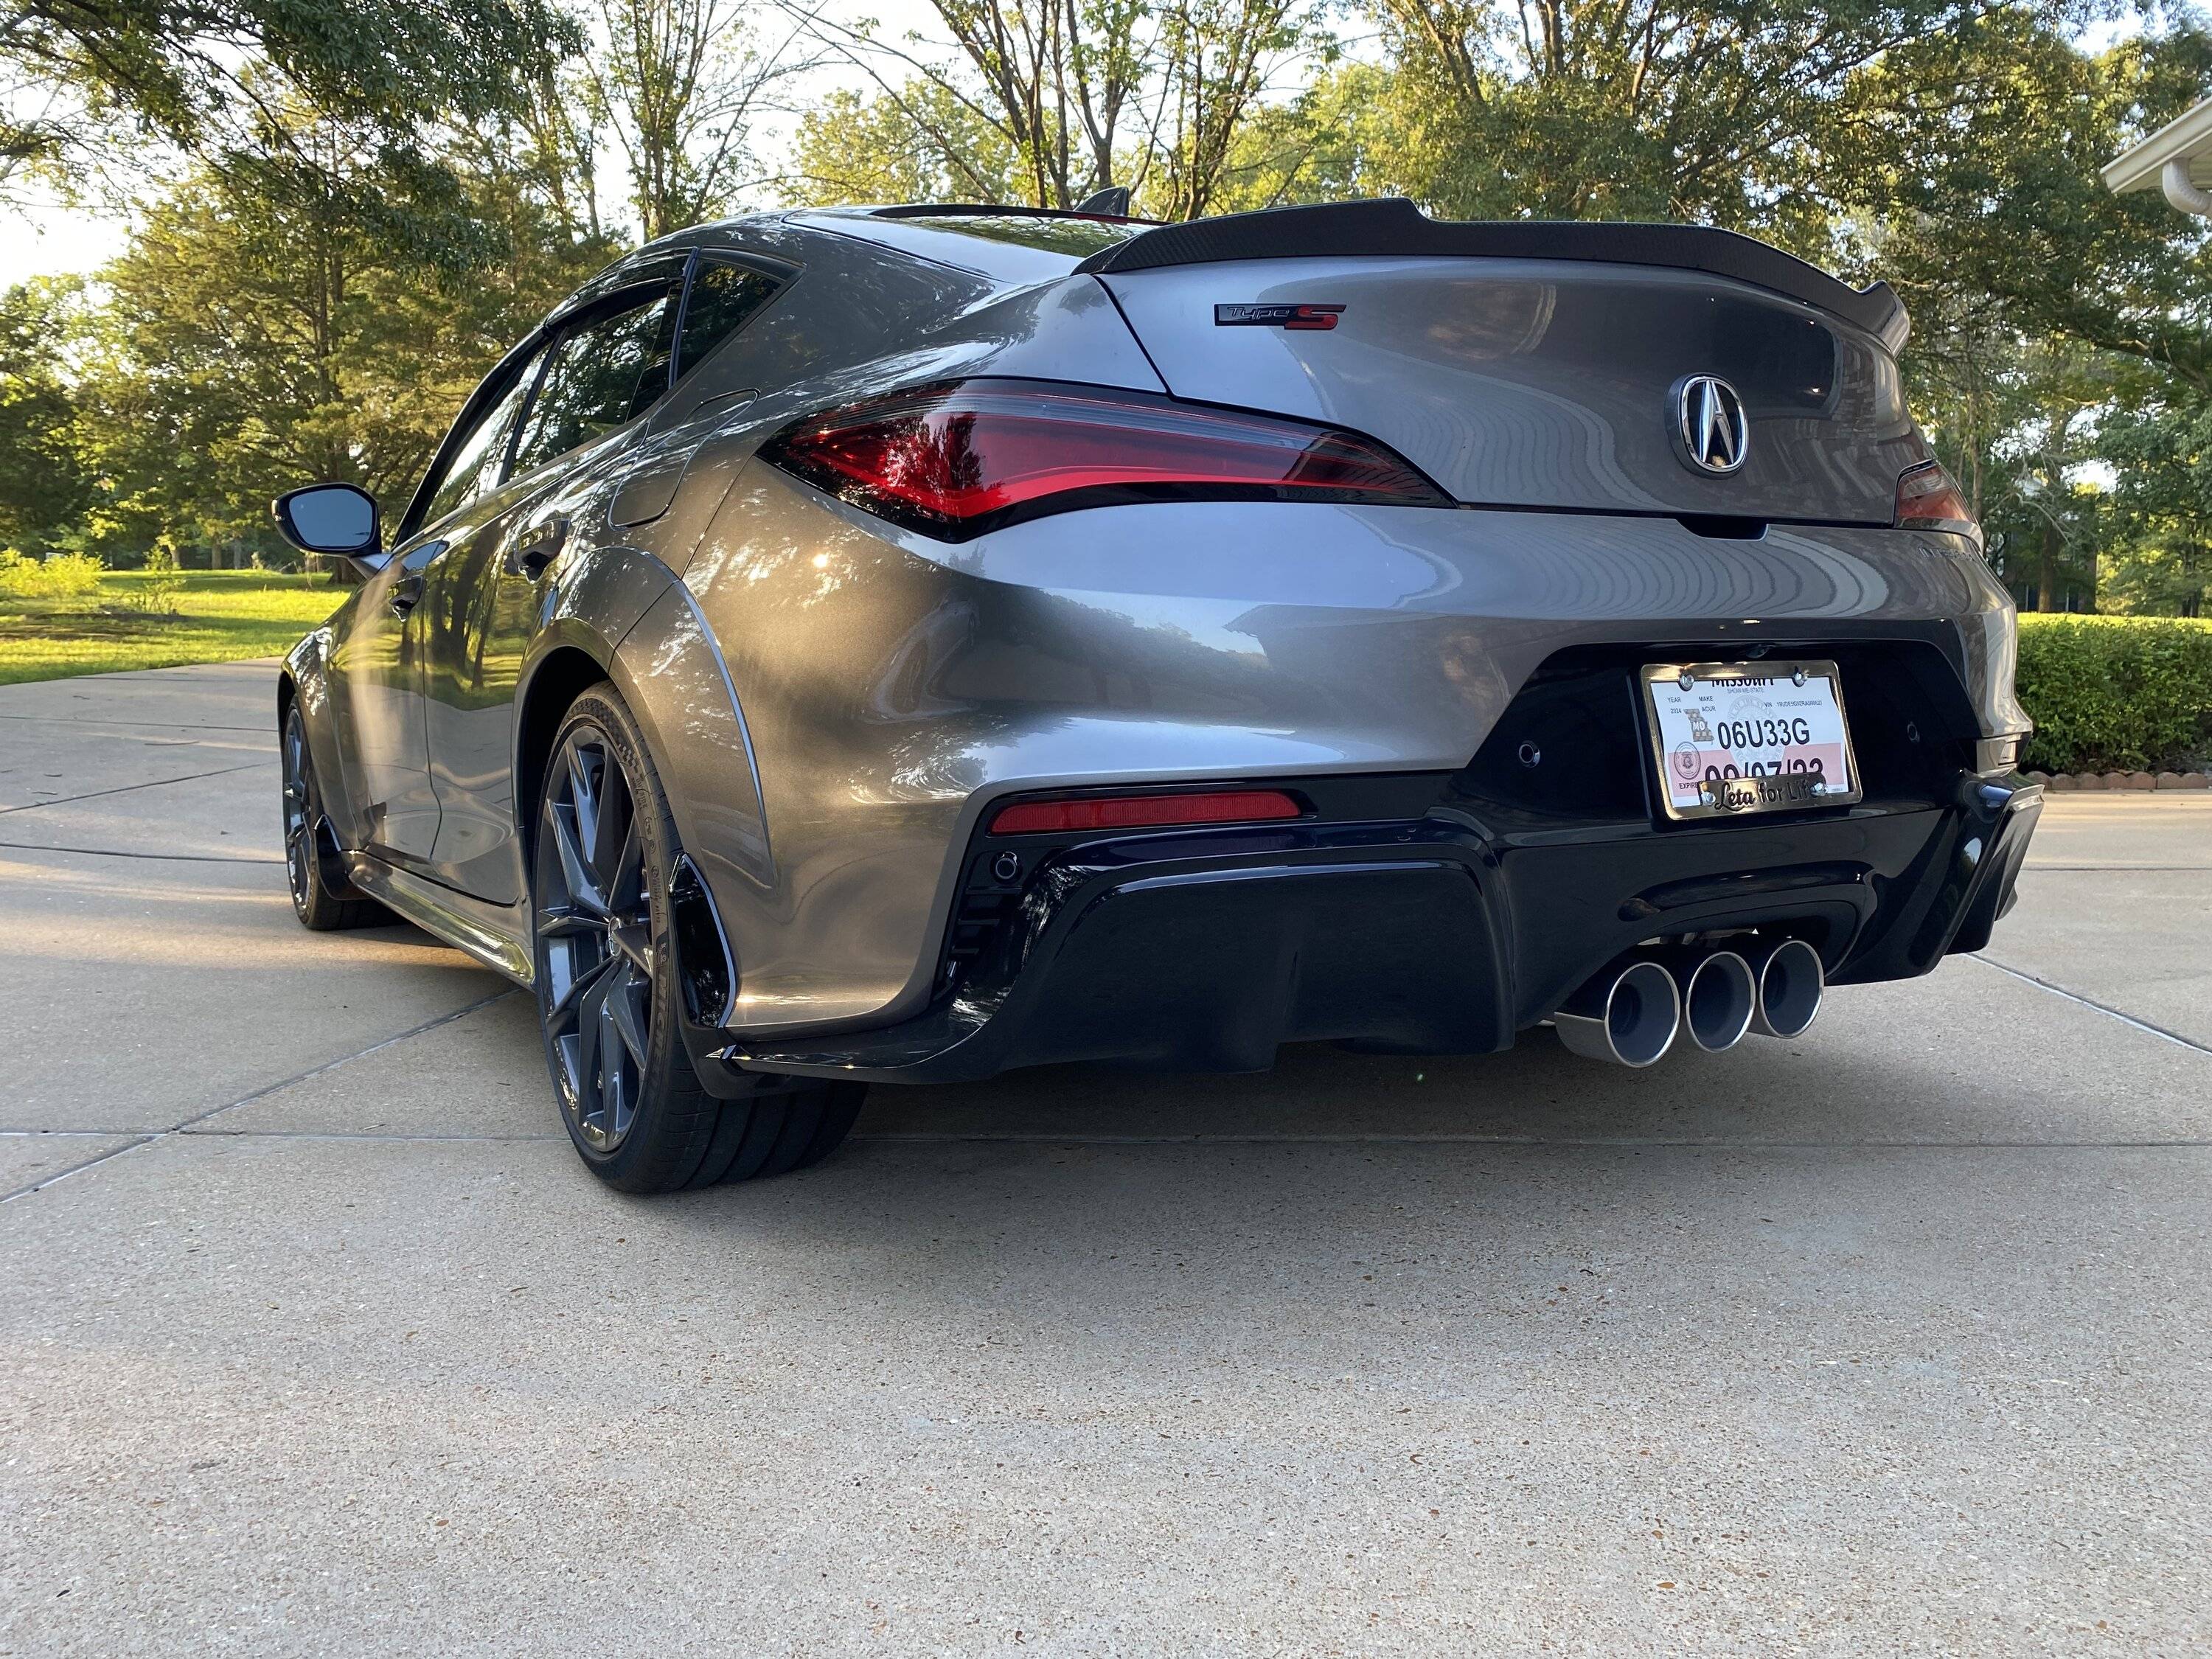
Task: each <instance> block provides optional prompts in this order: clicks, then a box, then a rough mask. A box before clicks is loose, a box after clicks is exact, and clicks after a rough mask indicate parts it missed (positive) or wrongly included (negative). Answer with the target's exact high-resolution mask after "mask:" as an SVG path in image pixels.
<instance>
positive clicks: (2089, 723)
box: [2020, 612, 2212, 772]
mask: <svg viewBox="0 0 2212 1659" xmlns="http://www.w3.org/2000/svg"><path fill="white" fill-rule="evenodd" d="M2020 700H2021V703H2022V704H2023V705H2024V706H2025V707H2026V708H2027V712H2028V715H2029V717H2030V718H2031V719H2033V720H2034V721H2035V736H2034V737H2033V738H2031V739H2030V740H2029V743H2028V745H2027V754H2026V755H2025V756H2024V757H2022V758H2021V766H2022V767H2023V768H2024V769H2029V770H2033V771H2039V772H2149V771H2158V770H2160V769H2172V770H2176V771H2184V770H2187V769H2190V768H2191V767H2192V766H2200V765H2202V764H2203V762H2204V759H2205V757H2206V755H2207V754H2208V752H2212V621H2195V620H2185V619H2182V618H2178V617H2079V616H2063V615H2057V614H2049V613H2044V612H2030V613H2029V614H2027V615H2026V616H2023V617H2021V619H2020Z"/></svg>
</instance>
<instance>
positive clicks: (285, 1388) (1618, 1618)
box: [0, 665, 2212, 1656]
mask: <svg viewBox="0 0 2212 1659" xmlns="http://www.w3.org/2000/svg"><path fill="white" fill-rule="evenodd" d="M271 682H272V670H271V668H270V666H269V665H234V666H228V667H217V668H204V669H189V670H179V671H168V672H163V673H145V674H131V675H118V676H113V677H109V678H101V679H92V680H76V681H70V682H62V683H57V684H44V685H33V686H24V687H19V688H13V689H9V690H0V1063H4V1066H5V1073H6V1094H5V1097H4V1099H5V1105H4V1107H0V1129H4V1130H6V1131H7V1133H4V1134H0V1193H4V1194H7V1195H8V1196H7V1197H6V1199H5V1200H4V1202H0V1271H4V1274H5V1277H4V1281H0V1282H4V1285H5V1293H4V1298H0V1653H6V1654H21V1655H30V1654H38V1655H49V1654H98V1655H115V1654H135V1653H149V1654H152V1653H160V1654H173V1653H179V1652H203V1651H239V1652H251V1653H254V1654H270V1653H295V1652H297V1653H329V1652H341V1653H344V1654H348V1655H358V1654H364V1653H394V1654H428V1653H486V1654H516V1655H532V1656H542V1655H557V1654H567V1653H571V1652H585V1651H591V1652H595V1653H601V1654H605V1653H640V1654H646V1653H651V1654H659V1653H672V1652H694V1651H696V1652H726V1653H732V1654H738V1655H746V1656H765V1655H781V1654H787V1653H788V1654H823V1655H832V1654H869V1653H882V1654H896V1655H909V1654H921V1653H958V1654H966V1653H977V1652H986V1651H988V1652H998V1651H1006V1652H1015V1651H1020V1652H1030V1653H1040V1654H1091V1653H1163V1654H1173V1655H1177V1656H1184V1655H1194V1654H1214V1653H1221V1654H1246V1653H1251V1654H1294V1655H1310V1654H1361V1653H1413V1652H1419V1653H1437V1654H1466V1653H1474V1652H1496V1653H1507V1654H1523V1653H1531V1652H1535V1651H1538V1650H1556V1651H1563V1652H1579V1653H1589V1654H1603V1655H1608V1656H1610V1655H1624V1654H1643V1653H1654V1654H1680V1653H1686V1652H1699V1653H1744V1654H1758V1655H1769V1654H1777V1653H1794V1652H1817V1653H1836V1654H1843V1653H1851V1654H1857V1653H1866V1652H1909V1653H1929V1654H1936V1653H1942V1654H1955V1653H1967V1652H1972V1653H2009V1652H2036V1653H2043V1652H2048V1653H2068V1654H2073V1653H2100V1652H2106V1651H2113V1652H2171V1653H2184V1652H2192V1651H2203V1650H2205V1648H2206V1647H2207V1645H2208V1644H2212V1566H2208V1546H2212V1525H2208V1520H2212V1507H2208V1506H2209V1505H2212V1490H2208V1476H2212V1449H2208V1447H2209V1446H2212V1437H2208V1434H2207V1429H2208V1416H2212V1413H2209V1412H2208V1406H2207V1400H2208V1391H2212V1370H2209V1369H2208V1362H2212V1273H2209V1272H2208V1269H2212V1180H2208V1176H2212V800H2207V799H2203V798H2185V797H2121V796H2102V797H2090V798H2082V797H2078V796H2077V797H2074V798H2070V799H2063V798H2062V799H2057V800H2055V801H2054V802H2053V803H2052V805H2051V809H2050V811H2048V812H2047V813H2046V815H2045V829H2044V831H2043V833H2042V836H2041V838H2040V839H2039V843H2038V846H2039V855H2038V858H2037V860H2036V867H2035V868H2034V869H2033V872H2032V873H2031V874H2030V875H2029V876H2028V877H2027V878H2026V880H2025V882H2024V884H2023V885H2024V896H2023V898H2022V902H2021V906H2020V908H2019V909H2018V910H2017V911H2016V912H2015V915H2014V916H2013V917H2012V919H2011V920H2009V921H2008V922H2006V923H2005V924H2004V925H2002V927H2000V929H1999V931H1998V934H1997V942H1996V945H1995V946H1994V947H1993V948H1992V950H1991V951H1990V952H1989V953H1988V954H1987V955H1986V956H1985V957H1981V958H1979V959H1964V960H1962V959H1954V960H1952V961H1950V962H1949V963H1947V964H1946V965H1945V966H1944V967H1943V968H1942V969H1941V970H1939V971H1938V972H1937V973H1936V975H1933V976H1932V977H1930V978H1929V979H1926V980H1923V981H1917V982H1914V983H1910V984H1905V985H1901V986H1890V987H1869V988H1863V989H1854V990H1850V991H1847V992H1844V993H1839V994H1838V995H1837V996H1836V997H1835V998H1834V999H1833V1000H1832V1002H1831V1004H1830V1006H1829V1010H1828V1012H1826V1014H1825V1015H1824V1016H1823V1018H1822V1019H1821V1021H1820V1024H1819V1025H1818V1026H1816V1027H1815V1028H1814V1031H1813V1032H1812V1033H1811V1034H1810V1035H1809V1036H1808V1037H1807V1038H1805V1039H1803V1040H1801V1041H1798V1042H1791V1043H1786V1044H1784V1043H1776V1042H1765V1043H1762V1042H1751V1043H1747V1045H1746V1046H1745V1047H1744V1048H1742V1049H1740V1050H1739V1051H1737V1052H1736V1053H1735V1054H1730V1055H1727V1056H1722V1057H1717V1058H1709V1057H1705V1056H1699V1055H1684V1056H1677V1057H1671V1058H1670V1059H1669V1060H1668V1061H1667V1062H1666V1063H1665V1064H1664V1065H1662V1066H1661V1067H1659V1068H1658V1069H1657V1070H1656V1072H1655V1073H1651V1074H1648V1075H1640V1074H1632V1073H1621V1072H1617V1071H1613V1070H1611V1069H1609V1068H1606V1067H1602V1066H1593V1065H1590V1064H1588V1063H1586V1062H1579V1061H1576V1060H1571V1058H1569V1057H1568V1056H1566V1055H1565V1054H1562V1053H1561V1052H1560V1051H1559V1049H1558V1048H1557V1047H1556V1045H1555V1044H1554V1043H1553V1042H1552V1041H1551V1039H1550V1038H1549V1037H1548V1036H1542V1035H1539V1036H1534V1037H1532V1038H1531V1039H1529V1040H1528V1041H1526V1042H1524V1043H1523V1044H1522V1048H1520V1049H1519V1050H1517V1051H1516V1052H1515V1053H1513V1054H1508V1055H1503V1056H1498V1057H1495V1058H1492V1059H1486V1060H1436V1061H1425V1062H1417V1061H1408V1060H1383V1059H1367V1058H1359V1057H1356V1056H1352V1055H1348V1054H1340V1053H1338V1052H1335V1051H1334V1050H1332V1049H1326V1048H1324V1049H1318V1050H1312V1051H1299V1052H1295V1053H1291V1054H1286V1055H1285V1059H1284V1062H1283V1064H1282V1065H1281V1066H1280V1068H1279V1070H1278V1071H1276V1072H1275V1073H1273V1075H1271V1076H1267V1077H1264V1078H1250V1079H1191V1080H1183V1079H1168V1080H1158V1079H1142V1078H1131V1077H1127V1076H1121V1075H1116V1074H1115V1073H1109V1072H1106V1071H1103V1070H1095V1069H1091V1068H1081V1067H1077V1068H1066V1069H1061V1070H1056V1071H1050V1072H1042V1073H1023V1074H1016V1075H1014V1076H1012V1077H1008V1078H1005V1079H1000V1080H999V1081H997V1082H994V1083H992V1084H988V1085H981V1086H978V1087H972V1088H961V1089H947V1090H945V1091H941V1092H936V1093H926V1092H890V1091H878V1095H877V1097H876V1099H875V1100H874V1102H873V1103H872V1104H871V1106H870V1108H869V1110H868V1113H867V1115H866V1117H865V1118H864V1119H863V1121H862V1126H861V1133H860V1134H859V1135H858V1136H857V1137H856V1138H855V1139H854V1141H853V1142H852V1144H851V1145H850V1146H849V1147H848V1150H846V1151H845V1152H843V1153H842V1154H841V1155H840V1156H838V1157H837V1158H834V1159H832V1160H831V1161H830V1162H829V1163H828V1164H825V1165H823V1166H822V1167H821V1168H819V1169H817V1170H814V1171H811V1172H810V1173H808V1174H806V1175H804V1176H795V1177H790V1178H787V1179H784V1180H781V1181H776V1182H768V1183H763V1184H760V1185H755V1186H748V1187H739V1188H729V1189H726V1190H720V1191H714V1192H707V1193H701V1194H692V1195H688V1196H684V1197H680V1198H677V1199H673V1200H629V1199H624V1198H622V1197H620V1196H617V1195H616V1194H610V1193H608V1192H606V1191H605V1190H604V1189H602V1188H599V1186H598V1185H597V1184H596V1183H595V1182H592V1180H591V1179H590V1178H589V1177H588V1176H586V1174H585V1173H584V1172H583V1170H581V1169H580V1167H579V1166H578V1165H577V1164H576V1162H575V1159H574V1155H573V1154H572V1153H571V1152H570V1151H569V1149H568V1146H567V1144H566V1141H565V1140H564V1139H563V1138H562V1133H561V1131H560V1127H559V1125H558V1123H557V1122H556V1121H555V1118H554V1116H553V1109H552V1106H551V1104H550V1097H549V1093H548V1085H547V1084H546V1082H545V1079H544V1071H543V1066H542V1063H541V1061H540V1059H539V1056H538V1048H537V1044H536V1040H535V1036H534V1034H533V1030H532V1015H531V1010H530V1008H529V1006H528V1005H527V1003H526V1000H524V999H523V998H522V997H520V995H518V994H513V993H512V992H510V991H509V990H507V988H506V987H504V986H503V984H502V983H501V981H497V980H495V978H493V977H492V976H491V975H489V974H488V973H486V972H484V971H483V970H482V969H477V968H476V967H474V966H472V965H471V964H470V963H468V962H467V961H466V960H465V959H464V958H463V957H460V956H459V955H457V954H455V953H453V952H451V951H446V950H444V949H442V948H441V947H439V946H436V945H433V944H431V943H430V942H429V940H428V939H426V938H425V937H424V936H422V935H421V934H419V933H414V932H412V931H410V930H409V929H406V928H404V927H394V928H390V929H386V930H382V931H376V932H368V933H351V934H337V935H311V934H308V933H305V932H303V931H301V929H300V928H299V927H297V926H296V925H295V923H294V921H293V920H292V916H291V914H290V910H289V905H288V903H287V901H286V898H285V895H284V881H283V870H282V867H281V865H280V863H279V860H278V849H277V842H276V760H275V756H274V744H273V741H272V738H271V733H270V726H271V721H272V708H273V698H272V693H271Z"/></svg>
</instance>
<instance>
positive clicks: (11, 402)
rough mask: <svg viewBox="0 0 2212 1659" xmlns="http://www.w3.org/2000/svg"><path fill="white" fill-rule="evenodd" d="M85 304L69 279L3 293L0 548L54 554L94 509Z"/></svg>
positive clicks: (79, 287) (0, 319) (0, 300)
mask: <svg viewBox="0 0 2212 1659" xmlns="http://www.w3.org/2000/svg"><path fill="white" fill-rule="evenodd" d="M81 309H82V284H80V283H76V282H75V281H73V280H66V279H65V280H60V281H53V280H42V281H39V282H33V283H24V284H22V285H21V286H19V287H16V288H12V289H9V290H8V291H7V292H6V293H5V294H0V546H10V547H15V548H17V549H19V550H22V551H25V552H43V551H47V550H52V549H54V548H55V547H57V546H59V545H61V544H63V543H64V541H65V539H66V538H67V535H68V533H69V532H70V530H71V528H72V527H73V526H75V525H76V522H77V520H78V519H79V518H80V516H81V515H82V513H83V512H84V510H85V508H86V507H88V505H90V503H91V500H92V485H91V480H90V479H89V478H88V477H87V476H86V474H85V470H84V465H83V462H82V458H81V457H80V456H79V455H78V453H77V452H76V442H75V428H76V389H75V387H74V386H73V385H72V384H71V380H72V376H71V373H70V364H69V361H68V358H69V351H70V343H71V342H72V340H73V339H74V337H76V333H77V331H78V325H79V324H78V319H79V314H80V313H81Z"/></svg>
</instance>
